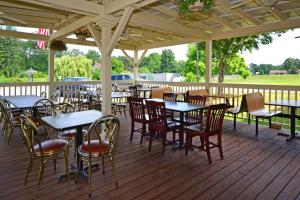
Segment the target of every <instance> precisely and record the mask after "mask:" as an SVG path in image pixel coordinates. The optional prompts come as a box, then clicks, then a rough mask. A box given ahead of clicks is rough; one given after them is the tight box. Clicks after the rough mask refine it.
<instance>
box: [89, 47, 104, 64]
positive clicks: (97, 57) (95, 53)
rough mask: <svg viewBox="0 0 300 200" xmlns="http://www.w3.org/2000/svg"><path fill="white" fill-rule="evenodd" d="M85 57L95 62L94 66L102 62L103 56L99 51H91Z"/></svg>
mask: <svg viewBox="0 0 300 200" xmlns="http://www.w3.org/2000/svg"><path fill="white" fill-rule="evenodd" d="M85 56H86V57H87V58H88V59H90V60H92V61H93V65H95V64H96V63H99V62H100V59H101V56H100V54H99V52H98V51H95V50H91V49H89V50H88V52H87V53H86V54H85Z"/></svg>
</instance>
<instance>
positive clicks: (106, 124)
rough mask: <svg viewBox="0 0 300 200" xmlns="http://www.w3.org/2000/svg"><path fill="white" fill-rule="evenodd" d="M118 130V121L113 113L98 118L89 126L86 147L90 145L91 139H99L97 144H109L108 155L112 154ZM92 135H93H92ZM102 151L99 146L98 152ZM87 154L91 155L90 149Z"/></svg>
mask: <svg viewBox="0 0 300 200" xmlns="http://www.w3.org/2000/svg"><path fill="white" fill-rule="evenodd" d="M119 132H120V121H119V119H118V118H117V117H115V116H113V115H107V116H103V117H100V118H98V119H97V120H96V121H95V122H94V123H93V124H92V125H91V126H90V127H89V130H88V132H87V142H88V147H90V146H91V140H94V139H95V138H96V139H97V140H99V144H100V146H101V144H102V143H103V142H106V143H108V145H109V155H114V153H115V150H116V146H117V141H118V136H119ZM93 136H94V137H93ZM102 154H103V152H102V151H101V148H99V154H98V155H100V156H101V155H102ZM89 156H90V157H91V151H90V150H89Z"/></svg>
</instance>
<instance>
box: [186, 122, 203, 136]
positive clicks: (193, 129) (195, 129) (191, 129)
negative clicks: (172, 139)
mask: <svg viewBox="0 0 300 200" xmlns="http://www.w3.org/2000/svg"><path fill="white" fill-rule="evenodd" d="M185 130H186V133H187V134H191V135H199V134H201V133H202V132H203V131H204V128H203V126H202V125H201V124H197V125H192V126H188V127H186V128H185Z"/></svg>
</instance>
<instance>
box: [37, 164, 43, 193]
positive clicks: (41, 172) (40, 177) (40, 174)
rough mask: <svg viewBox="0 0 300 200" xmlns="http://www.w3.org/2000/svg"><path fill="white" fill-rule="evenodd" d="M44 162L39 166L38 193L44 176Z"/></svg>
mask: <svg viewBox="0 0 300 200" xmlns="http://www.w3.org/2000/svg"><path fill="white" fill-rule="evenodd" d="M44 165H45V164H44V161H42V162H41V166H40V171H39V180H38V192H39V190H40V185H41V181H42V179H43V176H44V168H45V166H44Z"/></svg>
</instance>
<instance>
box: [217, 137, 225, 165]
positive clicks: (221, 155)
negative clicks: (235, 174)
mask: <svg viewBox="0 0 300 200" xmlns="http://www.w3.org/2000/svg"><path fill="white" fill-rule="evenodd" d="M218 148H219V153H220V158H221V160H223V158H224V156H223V147H222V135H221V134H219V135H218Z"/></svg>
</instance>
